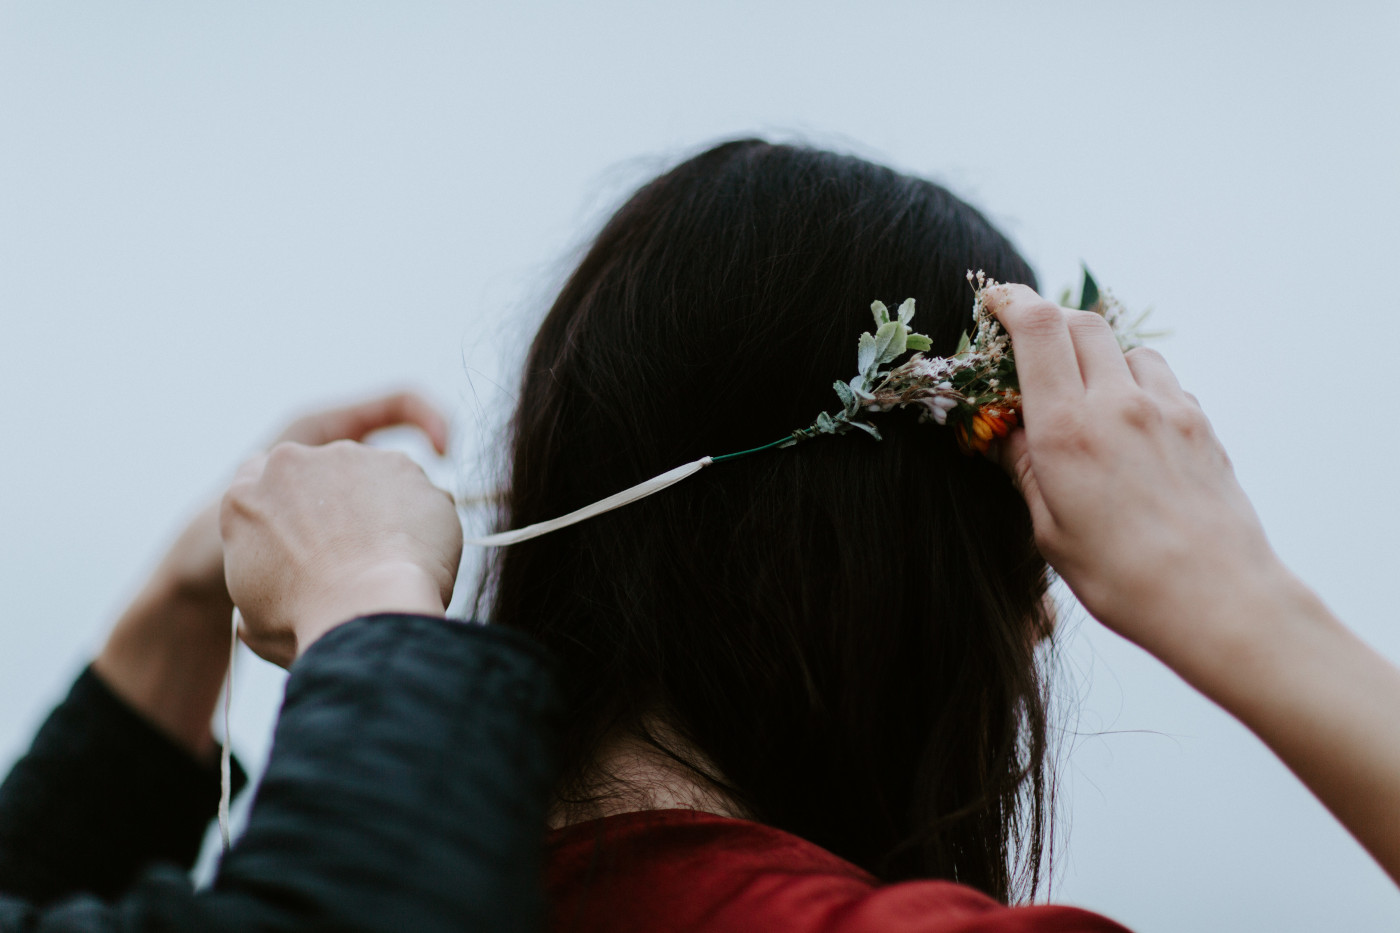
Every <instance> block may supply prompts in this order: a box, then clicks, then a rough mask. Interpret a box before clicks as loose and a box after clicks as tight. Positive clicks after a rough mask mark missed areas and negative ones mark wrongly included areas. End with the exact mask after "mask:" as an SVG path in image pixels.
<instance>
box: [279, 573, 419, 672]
mask: <svg viewBox="0 0 1400 933" xmlns="http://www.w3.org/2000/svg"><path fill="white" fill-rule="evenodd" d="M446 611H447V609H446V606H445V605H444V604H443V599H442V595H441V589H440V587H439V584H438V582H437V580H435V579H434V578H433V576H432V575H431V574H430V573H428V572H427V571H425V570H424V569H423V568H421V567H419V566H417V565H416V564H412V563H385V564H377V565H374V566H372V567H367V568H363V569H360V570H357V571H355V572H354V573H351V574H346V575H345V576H343V577H340V578H338V579H337V580H336V581H333V582H328V583H327V584H325V585H323V586H322V587H321V588H320V589H319V591H318V595H317V596H316V597H315V598H314V599H313V600H311V601H310V602H307V603H305V604H304V605H303V606H302V608H301V611H300V613H299V614H298V618H297V620H296V622H295V623H294V624H295V627H296V640H297V657H301V655H303V654H304V653H305V652H306V650H307V649H308V648H309V647H311V645H312V644H314V643H315V642H316V641H317V640H318V639H319V638H320V637H321V636H322V635H324V634H326V633H327V632H329V631H330V630H331V629H334V628H337V627H338V626H340V625H342V624H344V623H346V622H349V621H350V620H351V619H356V618H359V617H360V616H367V615H377V614H381V613H402V614H406V615H427V616H441V615H445V614H446Z"/></svg>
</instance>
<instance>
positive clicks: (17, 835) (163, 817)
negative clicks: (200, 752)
mask: <svg viewBox="0 0 1400 933" xmlns="http://www.w3.org/2000/svg"><path fill="white" fill-rule="evenodd" d="M233 777H234V787H235V789H238V788H241V787H242V786H243V784H244V783H245V782H246V778H245V777H244V775H243V770H242V769H241V768H238V767H236V766H235V769H234V775H233ZM218 799H219V768H218V764H217V761H216V760H214V759H211V760H209V761H208V762H204V763H200V762H197V761H196V760H195V759H194V758H193V757H192V756H191V755H190V754H189V753H188V752H186V751H185V750H184V749H183V748H181V747H180V746H178V745H176V744H175V742H174V741H172V740H171V739H169V738H167V737H166V736H165V735H164V734H162V733H161V732H159V731H158V730H157V729H156V728H155V727H154V726H152V725H151V724H150V722H148V721H147V720H146V719H145V718H143V717H142V716H141V715H140V714H139V713H137V712H136V711H135V710H133V709H132V708H131V707H129V706H127V705H126V703H125V702H123V701H122V700H120V699H119V698H118V697H117V696H116V695H115V694H113V693H112V691H111V690H110V689H109V688H108V687H107V686H106V684H104V683H103V682H102V680H101V678H99V677H98V676H97V675H95V674H94V673H93V672H92V670H91V669H88V670H86V671H84V672H83V673H82V675H81V676H79V677H78V680H77V682H76V683H74V684H73V688H72V690H70V691H69V693H68V697H67V699H65V700H64V701H63V702H62V703H61V704H60V705H59V706H58V708H57V709H55V710H54V711H53V713H52V714H51V715H50V716H49V718H48V719H47V720H46V721H45V722H44V725H43V726H42V727H41V728H40V730H39V733H38V735H37V736H35V739H34V743H33V745H32V746H31V747H30V750H29V752H28V754H26V755H25V756H24V757H23V758H21V759H20V760H19V761H18V762H16V764H15V766H14V767H13V768H12V769H11V771H10V774H9V776H8V777H7V778H6V779H5V782H4V784H3V785H0V892H4V894H6V895H9V896H11V897H16V898H21V899H23V900H25V901H28V902H30V903H32V904H34V905H44V904H47V903H49V902H51V901H54V900H56V899H58V898H61V897H64V896H66V895H69V894H74V893H79V892H86V893H90V894H94V895H96V896H98V897H102V898H111V897H115V896H116V895H117V894H119V893H121V892H122V891H124V890H126V889H127V888H128V887H130V886H131V884H132V882H133V881H134V880H135V878H136V875H137V873H138V872H139V871H140V870H141V869H142V868H144V867H145V866H146V865H148V864H150V863H152V862H168V863H171V864H172V865H175V866H179V867H181V868H184V869H188V868H189V867H190V866H191V865H192V864H193V863H194V859H195V857H196V856H197V855H198V853H199V845H200V840H201V839H202V837H203V835H204V829H205V827H206V826H207V825H208V823H209V817H210V814H211V813H213V812H214V808H215V805H216V804H217V803H218Z"/></svg>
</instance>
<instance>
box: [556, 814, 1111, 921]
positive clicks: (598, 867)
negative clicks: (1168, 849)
mask: <svg viewBox="0 0 1400 933" xmlns="http://www.w3.org/2000/svg"><path fill="white" fill-rule="evenodd" d="M547 882H548V887H549V895H550V900H551V902H552V905H553V906H552V911H553V915H554V922H553V929H554V930H555V931H557V933H565V931H567V933H605V931H606V933H632V931H643V930H645V931H648V933H682V931H687V933H740V931H744V933H748V931H754V930H783V931H793V933H874V931H881V933H1011V931H1016V933H1051V931H1054V933H1068V931H1084V933H1100V931H1102V933H1123V928H1122V927H1120V926H1119V925H1118V924H1116V923H1113V922H1112V921H1110V920H1107V919H1105V918H1103V917H1099V916H1098V915H1095V914H1091V913H1088V912H1085V911H1081V910H1077V909H1074V908H1069V907H1057V906H1036V907H1007V906H1006V905H1004V904H1000V903H998V902H996V901H995V900H993V899H991V898H989V897H987V896H986V895H984V894H981V893H980V892H978V891H975V890H973V889H972V888H968V887H965V886H963V885H959V884H954V883H952V882H947V881H910V882H903V883H900V884H893V885H882V884H880V883H879V882H877V881H876V880H875V879H874V878H873V877H871V876H870V875H869V874H867V873H866V872H864V871H862V870H861V869H859V868H857V867H856V866H854V865H852V864H850V863H849V862H846V861H844V860H842V859H840V858H837V857H836V856H835V855H832V854H831V853H830V852H827V851H826V850H824V849H822V848H820V847H819V846H815V845H813V844H812V843H810V842H807V841H806V840H804V839H800V838H798V837H796V836H793V835H791V834H789V833H785V832H782V831H781V830H777V829H774V828H772V827H769V826H763V825H761V824H758V823H751V822H746V821H743V820H730V819H725V818H723V817H718V816H712V815H710V814H706V813H699V812H695V811H688V810H661V811H651V812H644V813H629V814H622V815H619V816H614V817H608V818H606V819H602V820H594V821H592V822H590V823H582V824H578V825H576V826H572V827H569V828H568V829H565V830H561V831H558V832H556V833H554V834H552V837H551V854H550V864H549V870H548V874H547Z"/></svg>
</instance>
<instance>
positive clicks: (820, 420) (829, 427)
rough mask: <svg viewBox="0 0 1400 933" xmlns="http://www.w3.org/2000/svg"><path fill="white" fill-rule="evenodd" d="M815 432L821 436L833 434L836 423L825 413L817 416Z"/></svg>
mask: <svg viewBox="0 0 1400 933" xmlns="http://www.w3.org/2000/svg"><path fill="white" fill-rule="evenodd" d="M817 430H818V431H821V432H822V433H823V434H835V433H836V422H835V421H833V420H831V416H830V415H828V414H827V413H826V412H822V413H821V414H820V415H817Z"/></svg>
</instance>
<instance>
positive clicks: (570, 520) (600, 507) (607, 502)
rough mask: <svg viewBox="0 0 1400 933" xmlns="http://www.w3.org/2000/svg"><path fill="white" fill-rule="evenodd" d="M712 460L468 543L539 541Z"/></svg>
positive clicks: (696, 462) (671, 482)
mask: <svg viewBox="0 0 1400 933" xmlns="http://www.w3.org/2000/svg"><path fill="white" fill-rule="evenodd" d="M713 462H714V461H713V460H712V459H711V458H710V457H701V458H700V459H699V460H694V461H691V462H690V463H687V464H684V465H682V466H678V467H676V468H675V469H674V470H667V471H666V472H665V473H662V474H661V475H660V476H653V477H652V478H651V479H649V480H644V481H642V482H640V483H638V484H637V485H635V486H633V487H632V488H630V489H624V490H622V492H617V493H613V494H612V495H611V496H608V497H607V498H606V499H599V500H598V501H597V502H594V503H593V504H592V505H585V506H584V507H583V508H581V509H578V510H577V511H574V512H570V513H569V514H568V515H561V516H559V517H558V518H551V519H550V520H549V521H545V522H536V523H535V524H533V525H526V526H525V527H524V528H516V529H515V530H513V531H502V532H499V533H498V534H494V535H487V536H486V537H484V538H472V539H471V540H470V541H467V542H466V543H467V544H474V545H476V546H478V547H505V546H506V545H508V544H518V543H519V542H521V541H528V540H530V539H531V538H538V537H539V536H540V535H544V534H549V533H550V532H551V531H557V530H558V529H560V528H567V527H568V526H569V525H576V524H578V523H579V522H581V521H584V520H585V519H589V518H592V517H593V516H595V515H602V514H603V513H604V512H611V511H612V510H613V509H617V508H621V507H622V506H624V505H628V504H630V503H632V502H636V501H637V500H638V499H645V498H646V497H647V496H649V495H651V494H652V493H656V492H660V491H661V490H663V489H665V488H666V487H667V486H674V485H675V484H676V483H679V482H680V481H681V480H683V479H685V478H686V477H687V476H690V475H692V474H694V473H698V472H700V471H701V470H703V469H704V468H705V467H707V466H709V465H710V464H711V463H713Z"/></svg>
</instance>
